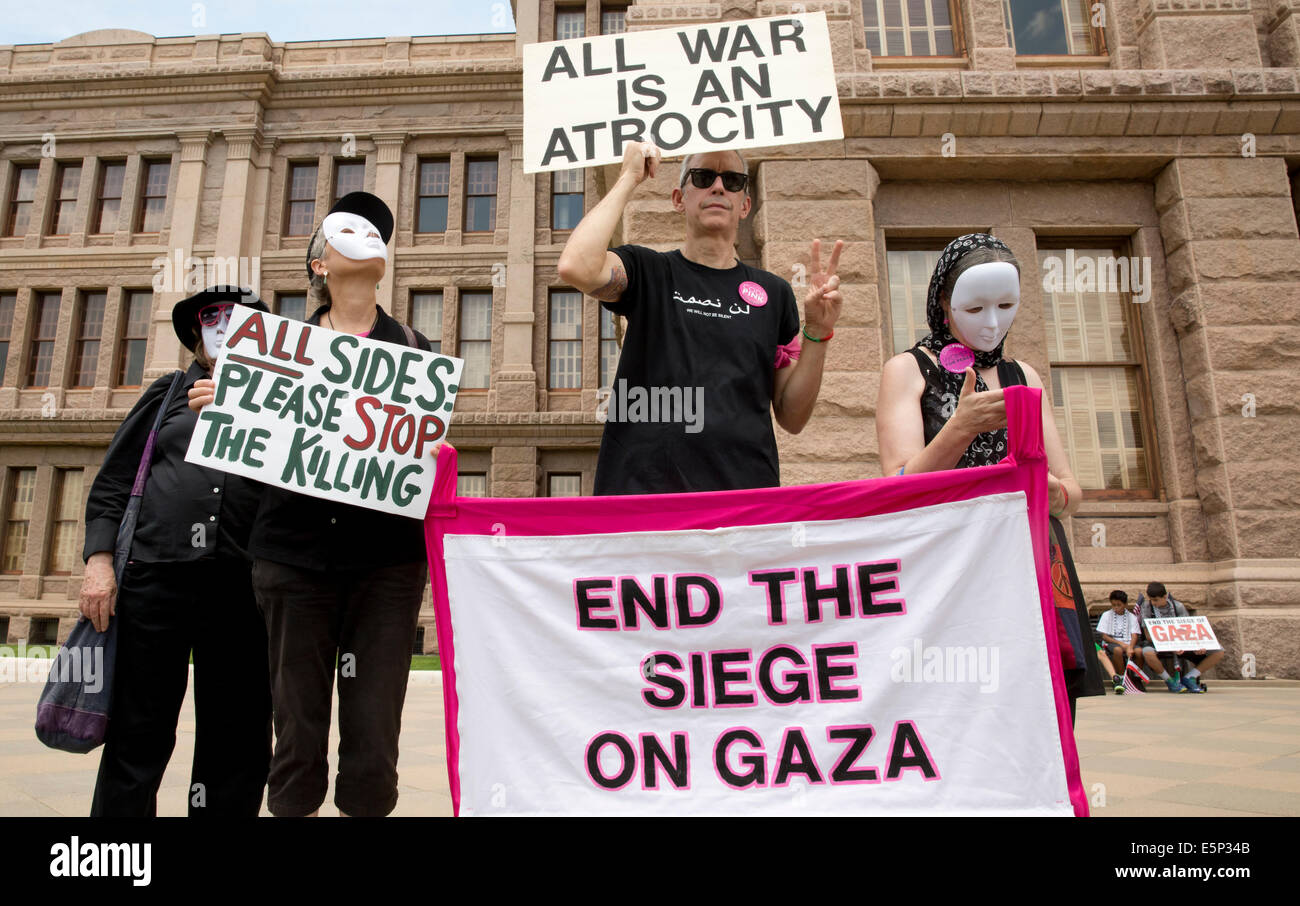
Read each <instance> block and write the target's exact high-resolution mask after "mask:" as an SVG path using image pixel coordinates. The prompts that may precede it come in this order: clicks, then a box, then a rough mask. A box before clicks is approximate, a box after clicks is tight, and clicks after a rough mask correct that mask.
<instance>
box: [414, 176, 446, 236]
mask: <svg viewBox="0 0 1300 906" xmlns="http://www.w3.org/2000/svg"><path fill="white" fill-rule="evenodd" d="M450 187H451V161H449V160H422V161H420V191H419V193H418V194H419V205H418V210H417V213H416V226H415V231H416V232H417V233H443V232H446V230H447V195H448V194H449V192H450V191H451V189H450Z"/></svg>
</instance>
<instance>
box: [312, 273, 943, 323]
mask: <svg viewBox="0 0 1300 906" xmlns="http://www.w3.org/2000/svg"><path fill="white" fill-rule="evenodd" d="M320 283H321V286H329V285H330V272H329V271H326V272H325V273H323V274H321V275H320ZM944 323H945V324H947V323H948V322H947V321H945V322H944Z"/></svg>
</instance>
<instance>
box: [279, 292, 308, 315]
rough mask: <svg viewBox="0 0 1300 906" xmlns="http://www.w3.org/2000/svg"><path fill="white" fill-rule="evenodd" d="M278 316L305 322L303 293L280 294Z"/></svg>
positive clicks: (305, 306)
mask: <svg viewBox="0 0 1300 906" xmlns="http://www.w3.org/2000/svg"><path fill="white" fill-rule="evenodd" d="M279 301H280V304H279V309H280V311H279V315H280V317H282V318H293V319H294V320H295V321H305V320H307V296H306V294H304V293H281V294H280V300H279Z"/></svg>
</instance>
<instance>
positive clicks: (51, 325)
mask: <svg viewBox="0 0 1300 906" xmlns="http://www.w3.org/2000/svg"><path fill="white" fill-rule="evenodd" d="M61 296H62V294H61V293H37V294H36V310H35V312H33V314H34V315H35V321H36V329H35V330H34V331H33V332H32V355H31V361H30V364H29V365H28V368H27V386H28V387H48V386H50V368H51V367H52V366H53V364H54V337H55V335H56V334H57V333H58V329H59V302H60V301H61Z"/></svg>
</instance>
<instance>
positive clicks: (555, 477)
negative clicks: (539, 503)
mask: <svg viewBox="0 0 1300 906" xmlns="http://www.w3.org/2000/svg"><path fill="white" fill-rule="evenodd" d="M546 496H547V497H581V496H582V474H581V473H574V472H549V473H547V475H546Z"/></svg>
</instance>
